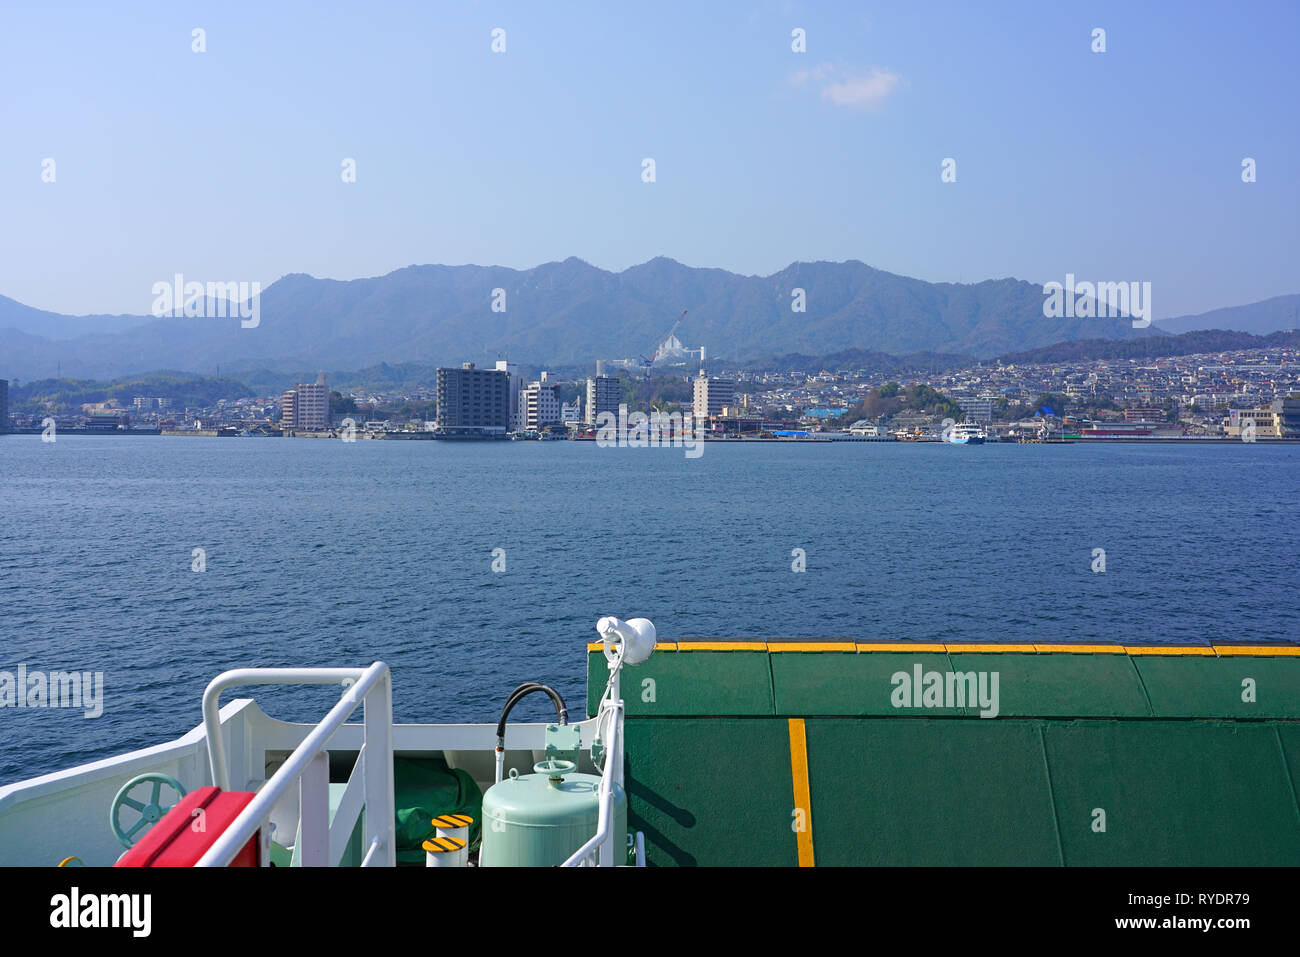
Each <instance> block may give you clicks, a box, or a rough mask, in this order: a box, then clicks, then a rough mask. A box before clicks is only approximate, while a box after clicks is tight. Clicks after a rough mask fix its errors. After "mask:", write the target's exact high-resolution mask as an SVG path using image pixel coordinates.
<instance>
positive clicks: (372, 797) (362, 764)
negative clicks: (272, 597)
mask: <svg viewBox="0 0 1300 957" xmlns="http://www.w3.org/2000/svg"><path fill="white" fill-rule="evenodd" d="M252 684H263V685H265V684H300V685H301V684H316V685H324V684H342V685H343V687H344V691H343V694H342V695H341V696H340V697H339V700H338V703H337V704H335V705H334V707H333V708H331V709H330V710H329V713H328V714H326V715H325V717H324V718H322V719H321V721H320V723H319V724H317V725H316V726H315V727H314V728H312V730H311V731H310V732H308V734H307V737H305V738H304V739H303V740H302V743H301V744H299V745H298V747H297V748H295V749H294V751H293V753H292V754H290V755H289V758H288V760H286V761H285V762H284V764H283V765H282V766H281V767H280V769H279V770H278V771H276V772H275V774H273V775H272V776H271V779H270V780H269V781H267V782H266V784H265V785H263V786H262V788H261V789H260V790H259V791H258V792H257V795H256V796H255V797H254V798H253V800H252V801H250V802H249V804H248V806H247V807H245V808H244V810H243V811H241V812H240V813H239V816H238V817H236V818H235V820H234V821H232V822H231V823H230V826H229V827H227V828H226V829H225V831H224V832H223V833H222V834H221V836H220V837H218V838H217V840H216V841H215V842H214V843H213V845H212V847H210V848H209V849H208V851H207V853H206V854H204V855H203V857H202V858H200V860H199V862H198V865H197V866H199V867H225V866H226V865H228V864H229V863H230V862H231V861H232V860H234V858H235V856H236V855H237V854H238V853H239V851H240V850H241V849H242V848H243V847H244V845H245V844H247V843H248V841H249V839H250V838H252V837H253V835H254V834H256V833H257V831H258V829H259V828H264V827H265V826H266V825H267V824H269V823H270V817H271V812H272V810H273V809H274V807H275V805H276V803H277V802H278V801H279V800H280V798H281V797H282V796H283V795H284V794H285V793H286V792H287V791H288V789H289V788H290V787H292V786H293V785H294V784H297V785H298V788H299V798H298V800H299V836H298V840H297V841H296V842H295V851H296V856H297V857H298V859H299V861H300V862H301V863H302V864H303V865H304V866H320V865H332V864H337V863H338V858H337V857H335V855H334V848H336V847H341V845H340V841H339V837H338V836H337V835H335V834H333V833H332V831H333V828H331V826H330V823H329V758H328V754H327V753H326V751H325V746H326V745H327V744H328V743H329V740H330V738H331V736H332V735H333V734H334V732H336V731H337V730H338V729H339V728H340V727H342V726H343V724H344V723H345V722H346V721H347V719H348V717H349V716H350V715H351V714H352V712H353V711H355V710H356V708H357V705H359V704H363V703H364V722H365V731H364V733H365V743H364V745H363V746H362V749H361V753H360V754H359V755H358V756H357V766H358V767H359V768H360V769H361V773H362V778H361V784H360V787H361V792H360V795H359V796H360V797H361V798H362V802H361V803H363V804H364V806H365V826H364V830H363V840H362V844H363V846H364V847H365V848H366V851H365V859H364V861H363V862H362V866H363V867H370V866H389V867H391V866H393V865H394V864H395V863H396V859H395V838H396V835H395V833H394V831H395V826H394V817H393V688H392V680H391V677H390V675H389V672H388V665H386V664H384V663H383V662H382V661H376V662H375V663H374V664H372V665H371V666H370V667H368V668H239V669H236V670H234V671H227V672H225V673H224V674H221V675H218V676H217V677H216V678H214V679H213V680H212V682H211V683H210V684H209V685H208V687H207V690H205V691H204V692H203V726H204V731H205V733H206V735H207V743H208V759H209V762H210V765H211V769H212V780H213V782H214V783H215V784H216V785H217V786H218V787H220V788H221V789H222V790H224V791H228V790H230V766H229V763H228V762H227V760H226V748H225V742H224V740H223V739H222V736H221V725H220V721H219V717H218V711H217V707H218V699H219V698H220V697H221V692H223V691H225V690H226V689H227V688H231V687H235V686H237V685H252ZM352 777H353V779H355V778H356V769H355V768H354V769H353V775H352ZM345 793H350V799H349V800H348V801H347V802H345V803H349V804H352V805H356V804H357V803H358V802H357V801H356V798H357V797H358V794H357V793H356V792H355V789H354V787H353V781H352V780H349V782H348V787H347V791H346V792H345ZM339 810H340V812H342V811H343V810H344V809H343V808H342V807H340V809H339ZM356 819H357V817H356V811H352V813H350V814H343V813H339V814H336V816H335V825H337V826H338V827H339V828H340V831H341V830H342V828H343V827H344V826H345V825H346V829H347V833H349V834H350V833H351V831H352V827H353V826H354V824H355V822H356ZM342 843H346V841H343V842H342Z"/></svg>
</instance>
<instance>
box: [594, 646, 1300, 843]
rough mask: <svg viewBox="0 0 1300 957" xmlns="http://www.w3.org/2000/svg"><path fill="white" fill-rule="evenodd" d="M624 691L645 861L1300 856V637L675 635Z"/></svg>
mask: <svg viewBox="0 0 1300 957" xmlns="http://www.w3.org/2000/svg"><path fill="white" fill-rule="evenodd" d="M600 649H601V645H600V644H593V645H591V646H589V649H588V651H589V654H588V713H589V714H594V713H595V707H596V705H597V702H598V700H599V697H600V694H601V690H602V689H603V687H604V684H605V678H606V675H607V669H606V663H605V659H604V656H603V655H602V654H601V652H600ZM622 697H623V699H624V701H625V703H626V709H627V710H626V722H625V728H626V748H627V762H626V767H627V778H626V790H627V797H628V827H629V829H630V830H633V831H637V830H640V831H644V833H645V841H646V852H647V857H648V861H649V862H650V863H653V864H658V865H693V864H699V865H778V866H779V865H785V866H791V865H796V864H798V865H804V866H807V865H813V864H816V865H888V864H896V865H925V864H936V865H944V864H958V865H968V864H969V865H985V864H991V865H1140V866H1151V865H1210V866H1213V865H1295V864H1297V863H1300V804H1298V803H1297V793H1298V792H1300V646H1297V645H1295V644H1277V645H1265V646H1258V645H1256V646H1243V645H1231V644H1221V645H1214V646H1209V645H1205V646H1196V647H1173V646H1159V645H1144V646H1122V645H997V644H988V645H985V644H980V645H945V644H917V643H862V642H855V641H849V640H843V641H806V642H805V641H797V640H769V641H686V640H683V641H679V642H660V643H659V644H658V645H657V647H656V650H655V654H654V655H653V657H651V658H650V659H649V660H648V661H646V662H645V663H643V664H640V665H636V666H630V667H627V668H625V670H624V672H623V678H622Z"/></svg>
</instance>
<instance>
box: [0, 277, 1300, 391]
mask: <svg viewBox="0 0 1300 957" xmlns="http://www.w3.org/2000/svg"><path fill="white" fill-rule="evenodd" d="M206 278H209V277H196V276H192V277H187V279H206ZM498 289H501V290H504V291H505V295H504V306H505V310H504V311H494V310H493V309H492V305H493V301H494V295H497V294H495V293H494V290H498ZM796 289H802V290H803V296H804V303H805V310H804V311H802V312H798V311H794V310H793V309H792V303H793V302H794V291H795V290H796ZM144 292H145V291H144V290H142V300H144V299H145V298H146V297H145V296H144ZM148 299H149V300H152V296H149V297H148ZM1043 299H1044V295H1043V289H1042V287H1041V286H1040V285H1037V284H1035V283H1029V282H1024V281H1022V280H1017V279H996V280H992V279H991V280H986V281H984V282H980V283H975V284H967V285H963V284H956V283H929V282H924V281H922V280H919V279H911V278H908V277H905V276H897V275H894V274H892V273H887V272H883V271H881V270H879V269H873V268H872V267H870V266H867V265H865V264H864V263H861V262H857V261H849V262H843V263H830V262H815V263H794V264H792V265H790V266H788V267H786V268H785V269H783V270H781V271H780V272H778V273H774V274H773V275H770V276H741V275H738V274H736V273H731V272H727V271H725V270H721V269H699V268H693V267H689V266H684V265H682V264H681V263H678V262H675V261H674V260H671V259H666V258H662V257H661V258H657V259H653V260H651V261H649V262H647V263H643V264H642V265H639V266H633V267H631V268H629V269H626V270H624V271H623V272H620V273H613V272H608V271H606V270H603V269H598V268H596V267H594V266H591V265H589V264H588V263H585V262H583V261H582V260H579V259H576V258H569V259H566V260H565V261H563V262H552V263H546V264H544V265H541V266H537V267H536V268H534V269H526V270H516V269H507V268H505V267H499V266H409V267H407V268H405V269H399V270H397V271H395V272H392V273H389V274H388V275H386V276H381V277H376V278H371V279H354V280H349V281H338V280H332V279H316V278H313V277H311V276H307V275H302V274H293V275H288V276H285V277H283V278H282V279H280V280H278V281H276V282H274V283H272V284H271V285H269V286H268V287H267V288H266V289H264V290H263V291H262V294H261V299H260V322H259V324H258V326H257V327H256V328H241V325H240V321H239V319H237V318H236V319H230V318H222V319H199V318H166V319H155V318H153V317H151V316H80V317H71V316H62V315H58V314H55V313H50V312H45V311H43V310H39V309H34V308H31V307H29V306H25V305H23V304H21V303H18V302H15V301H14V300H12V299H6V298H4V297H2V296H0V343H2V344H3V345H2V347H0V378H11V379H12V378H24V379H28V378H40V377H45V376H51V375H54V374H55V371H56V369H57V370H58V371H59V372H60V373H61V374H62V375H64V376H77V377H86V378H108V377H114V376H121V375H128V374H133V373H137V372H140V371H143V370H150V369H179V370H186V371H189V372H202V373H211V372H213V371H215V369H216V368H217V367H218V366H219V367H220V369H221V371H222V372H223V373H236V372H239V371H241V370H246V369H272V370H274V369H283V370H286V371H287V370H289V369H293V370H299V369H304V368H305V369H315V368H322V369H323V368H335V369H337V368H351V369H357V368H361V367H364V366H368V365H374V364H377V363H381V362H410V361H412V360H417V361H421V362H429V363H433V364H443V365H447V364H459V363H460V362H462V361H467V360H468V361H477V362H481V363H483V362H490V361H492V360H494V359H495V358H497V357H498V356H503V355H508V356H509V357H510V358H511V359H514V360H516V361H520V362H522V363H525V364H527V365H530V366H536V367H541V366H546V365H556V366H561V365H564V366H572V365H575V364H586V363H590V362H593V361H594V360H595V359H597V358H627V357H630V358H636V357H638V356H643V355H650V354H651V353H652V351H653V350H654V348H655V346H656V345H657V344H658V342H660V341H661V340H662V339H663V338H664V336H665V334H666V333H667V332H668V330H669V328H670V327H671V326H672V324H673V322H674V320H675V319H676V318H677V317H678V316H679V315H680V314H681V312H682V310H683V309H685V310H689V312H688V314H687V316H686V317H685V319H684V320H683V321H682V323H681V325H680V326H679V327H678V329H677V336H678V338H679V339H680V340H681V341H682V342H684V343H685V344H686V345H687V346H689V347H691V348H696V347H698V346H700V345H701V344H702V345H704V346H705V347H707V349H708V354H709V356H710V357H717V358H719V359H725V360H730V361H733V362H735V361H740V360H752V359H757V358H759V357H763V356H774V355H786V354H790V353H805V354H810V355H825V354H828V353H832V352H836V351H841V350H852V349H860V350H872V351H879V352H885V353H889V354H891V355H906V354H911V353H923V352H935V353H956V354H964V355H971V356H975V357H978V358H988V357H992V356H997V355H1002V354H1005V353H1008V352H1014V351H1022V350H1029V349H1035V348H1039V347H1042V346H1047V345H1050V344H1053V343H1057V342H1062V341H1067V340H1075V339H1085V338H1086V339H1095V338H1105V339H1133V338H1139V337H1143V336H1149V335H1159V334H1161V332H1162V331H1168V332H1181V331H1185V330H1187V329H1204V328H1211V327H1215V328H1222V329H1240V330H1245V331H1250V332H1255V333H1263V332H1271V331H1274V330H1276V329H1286V328H1292V327H1294V326H1295V325H1296V324H1297V323H1296V321H1295V315H1296V312H1297V308H1298V307H1300V296H1295V295H1293V296H1282V297H1278V298H1275V299H1270V300H1267V301H1265V302H1259V303H1254V304H1251V305H1244V306H1237V307H1233V308H1231V309H1219V310H1215V311H1214V312H1212V313H1206V314H1204V315H1203V316H1187V317H1179V318H1177V319H1170V320H1166V321H1162V322H1160V323H1157V324H1155V325H1153V326H1152V327H1150V328H1147V329H1134V328H1133V327H1132V324H1131V322H1130V321H1129V320H1127V319H1115V318H1068V319H1067V318H1061V319H1049V318H1046V317H1044V315H1043ZM498 301H499V297H498Z"/></svg>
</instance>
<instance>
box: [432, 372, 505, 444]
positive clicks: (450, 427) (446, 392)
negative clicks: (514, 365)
mask: <svg viewBox="0 0 1300 957" xmlns="http://www.w3.org/2000/svg"><path fill="white" fill-rule="evenodd" d="M437 393H438V428H439V429H441V430H442V431H443V432H461V433H465V434H474V433H477V434H483V435H490V434H501V435H504V434H505V433H506V432H508V431H509V429H510V375H509V373H508V372H507V371H506V370H503V369H476V368H474V363H472V362H465V363H462V364H461V367H460V368H459V369H439V370H438V386H437Z"/></svg>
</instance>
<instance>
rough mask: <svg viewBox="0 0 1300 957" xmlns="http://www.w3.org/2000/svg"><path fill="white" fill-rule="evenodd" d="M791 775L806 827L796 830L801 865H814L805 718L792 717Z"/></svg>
mask: <svg viewBox="0 0 1300 957" xmlns="http://www.w3.org/2000/svg"><path fill="white" fill-rule="evenodd" d="M790 776H791V777H792V778H793V779H794V807H795V810H796V811H799V810H802V811H803V823H804V828H803V830H802V831H795V841H796V843H797V845H798V849H799V866H800V867H813V866H814V862H813V837H812V789H811V788H810V787H809V785H808V737H807V734H806V733H805V731H804V724H803V718H791V719H790Z"/></svg>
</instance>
